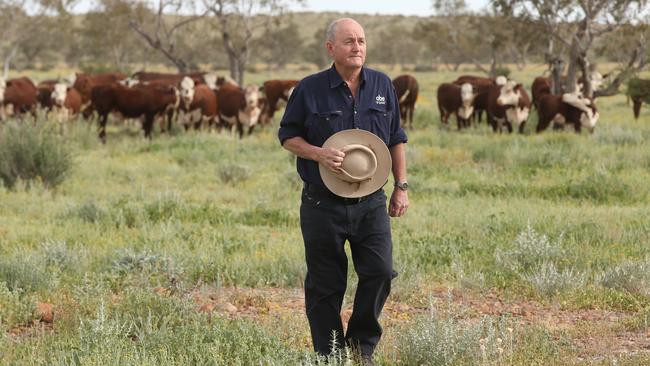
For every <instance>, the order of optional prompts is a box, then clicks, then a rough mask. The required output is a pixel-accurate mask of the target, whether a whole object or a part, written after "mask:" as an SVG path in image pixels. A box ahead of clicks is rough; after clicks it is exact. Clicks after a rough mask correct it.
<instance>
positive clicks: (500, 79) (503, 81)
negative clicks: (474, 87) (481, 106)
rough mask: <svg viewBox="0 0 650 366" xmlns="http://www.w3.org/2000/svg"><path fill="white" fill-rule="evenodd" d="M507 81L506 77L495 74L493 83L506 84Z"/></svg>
mask: <svg viewBox="0 0 650 366" xmlns="http://www.w3.org/2000/svg"><path fill="white" fill-rule="evenodd" d="M507 82H508V78H506V77H505V76H503V75H499V76H497V78H496V79H494V83H495V84H497V85H506V83H507Z"/></svg>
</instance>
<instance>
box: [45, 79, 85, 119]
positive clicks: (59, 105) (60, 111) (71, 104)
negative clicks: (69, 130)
mask: <svg viewBox="0 0 650 366" xmlns="http://www.w3.org/2000/svg"><path fill="white" fill-rule="evenodd" d="M51 100H52V111H53V112H54V113H55V116H56V118H57V120H58V121H59V122H63V121H67V120H69V119H71V118H74V117H76V116H77V115H78V114H79V111H80V110H81V94H79V92H78V91H77V90H76V89H74V88H71V87H69V86H68V85H66V84H63V83H58V84H55V85H54V90H53V91H52V95H51Z"/></svg>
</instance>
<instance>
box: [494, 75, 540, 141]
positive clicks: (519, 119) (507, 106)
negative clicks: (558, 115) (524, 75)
mask: <svg viewBox="0 0 650 366" xmlns="http://www.w3.org/2000/svg"><path fill="white" fill-rule="evenodd" d="M530 106H531V102H530V97H529V96H528V93H527V92H526V89H524V87H523V85H521V84H518V83H516V82H515V81H512V80H508V82H506V83H505V84H504V85H502V86H496V85H495V86H493V87H491V88H490V90H489V91H488V108H487V112H488V122H489V123H490V125H491V126H492V129H493V130H494V131H495V132H501V131H502V126H505V127H506V128H507V129H508V132H510V133H511V132H512V130H513V127H515V128H517V129H518V131H519V133H523V132H524V127H525V125H526V121H527V120H528V116H529V114H530Z"/></svg>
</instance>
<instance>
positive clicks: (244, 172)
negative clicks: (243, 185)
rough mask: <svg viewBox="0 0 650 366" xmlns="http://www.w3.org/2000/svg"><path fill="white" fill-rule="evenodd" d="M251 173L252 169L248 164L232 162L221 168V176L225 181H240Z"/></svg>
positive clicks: (228, 182)
mask: <svg viewBox="0 0 650 366" xmlns="http://www.w3.org/2000/svg"><path fill="white" fill-rule="evenodd" d="M250 175H251V169H250V168H249V167H248V166H246V165H238V164H230V165H226V166H223V167H221V168H219V178H220V179H221V181H222V182H223V183H227V184H230V183H240V182H243V181H245V180H247V179H248V178H249V177H250Z"/></svg>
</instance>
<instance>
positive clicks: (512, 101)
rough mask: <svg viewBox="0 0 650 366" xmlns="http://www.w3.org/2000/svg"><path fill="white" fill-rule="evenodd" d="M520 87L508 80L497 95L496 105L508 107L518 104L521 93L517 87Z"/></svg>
mask: <svg viewBox="0 0 650 366" xmlns="http://www.w3.org/2000/svg"><path fill="white" fill-rule="evenodd" d="M520 85H521V84H517V83H516V82H514V81H512V80H510V81H507V82H506V83H505V84H504V85H503V86H501V91H500V93H499V97H498V98H497V105H500V106H504V107H510V106H516V105H517V104H519V98H520V97H521V93H520V92H519V90H518V88H517V86H520Z"/></svg>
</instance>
